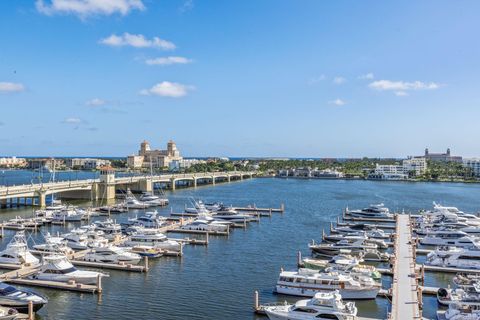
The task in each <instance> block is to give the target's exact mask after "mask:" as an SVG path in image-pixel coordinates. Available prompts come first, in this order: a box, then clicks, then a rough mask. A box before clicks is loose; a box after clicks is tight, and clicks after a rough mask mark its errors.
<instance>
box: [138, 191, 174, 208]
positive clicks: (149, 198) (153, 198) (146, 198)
mask: <svg viewBox="0 0 480 320" xmlns="http://www.w3.org/2000/svg"><path fill="white" fill-rule="evenodd" d="M139 200H140V201H141V202H145V203H147V204H149V205H151V206H166V205H168V199H167V198H161V197H159V196H157V195H154V194H152V193H150V192H144V193H143V194H142V195H141V196H140V199H139Z"/></svg>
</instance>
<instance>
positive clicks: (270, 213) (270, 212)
mask: <svg viewBox="0 0 480 320" xmlns="http://www.w3.org/2000/svg"><path fill="white" fill-rule="evenodd" d="M269 215H270V217H271V216H272V208H270V211H269Z"/></svg>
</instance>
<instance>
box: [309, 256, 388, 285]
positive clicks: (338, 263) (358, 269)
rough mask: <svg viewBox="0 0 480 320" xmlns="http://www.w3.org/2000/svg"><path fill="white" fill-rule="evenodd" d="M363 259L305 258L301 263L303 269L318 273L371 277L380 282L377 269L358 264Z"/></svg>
mask: <svg viewBox="0 0 480 320" xmlns="http://www.w3.org/2000/svg"><path fill="white" fill-rule="evenodd" d="M361 261H363V259H360V258H356V257H352V256H348V255H338V256H334V257H332V259H330V260H323V259H312V258H305V259H303V260H302V263H303V265H304V267H305V268H308V269H313V270H320V271H325V272H328V271H341V272H352V273H357V274H363V275H366V276H370V277H372V278H373V279H374V280H380V279H381V278H382V275H381V274H380V272H378V271H377V268H375V267H374V266H370V265H365V264H360V262H361Z"/></svg>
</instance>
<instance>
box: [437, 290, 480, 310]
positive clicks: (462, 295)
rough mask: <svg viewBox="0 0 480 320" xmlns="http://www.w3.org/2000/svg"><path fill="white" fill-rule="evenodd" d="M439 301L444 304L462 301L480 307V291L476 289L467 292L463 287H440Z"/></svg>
mask: <svg viewBox="0 0 480 320" xmlns="http://www.w3.org/2000/svg"><path fill="white" fill-rule="evenodd" d="M437 301H438V303H440V304H442V305H444V306H446V305H449V304H457V303H461V304H464V305H474V306H477V307H480V293H479V292H477V291H475V290H473V291H470V292H467V291H466V290H464V289H461V288H457V289H451V288H440V289H438V291H437Z"/></svg>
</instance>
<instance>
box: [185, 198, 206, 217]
mask: <svg viewBox="0 0 480 320" xmlns="http://www.w3.org/2000/svg"><path fill="white" fill-rule="evenodd" d="M193 203H194V206H193V207H185V213H193V214H198V213H206V214H210V213H212V212H211V211H210V210H208V209H207V207H205V204H204V203H203V202H202V201H193Z"/></svg>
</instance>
